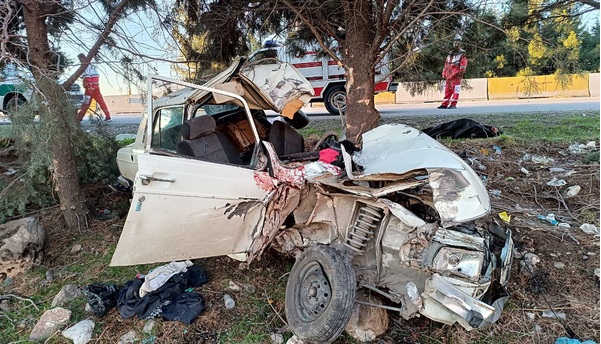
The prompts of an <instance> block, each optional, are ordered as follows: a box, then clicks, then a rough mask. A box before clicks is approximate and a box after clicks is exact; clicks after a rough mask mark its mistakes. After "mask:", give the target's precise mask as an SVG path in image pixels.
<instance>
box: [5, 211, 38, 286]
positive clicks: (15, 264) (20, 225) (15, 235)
mask: <svg viewBox="0 0 601 344" xmlns="http://www.w3.org/2000/svg"><path fill="white" fill-rule="evenodd" d="M44 235H45V234H44V228H43V227H42V225H41V224H40V223H39V221H38V220H37V219H35V218H33V217H27V218H24V219H20V220H15V221H9V222H6V223H4V224H2V225H0V276H5V277H15V276H17V275H19V274H21V273H24V272H26V271H29V269H31V267H32V266H33V263H34V262H35V261H37V260H39V259H40V258H41V255H42V248H43V246H44Z"/></svg>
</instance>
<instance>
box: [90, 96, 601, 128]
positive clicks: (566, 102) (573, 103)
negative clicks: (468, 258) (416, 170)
mask: <svg viewBox="0 0 601 344" xmlns="http://www.w3.org/2000/svg"><path fill="white" fill-rule="evenodd" d="M438 105H439V104H438V103H420V104H391V105H380V106H378V110H380V114H381V115H382V116H383V117H396V116H431V115H441V114H447V113H448V114H454V115H470V116H477V115H485V114H496V113H498V114H502V113H519V112H562V111H591V110H599V107H600V102H599V97H595V98H546V99H520V100H499V101H480V102H461V100H460V102H459V107H458V108H457V109H456V110H439V109H437V108H436V107H437V106H438ZM304 111H305V113H307V114H308V115H310V116H311V117H312V118H316V119H317V118H319V119H321V118H323V119H328V118H337V116H332V115H330V114H329V113H328V112H327V111H326V110H325V109H324V108H322V107H307V108H305V109H304ZM268 115H275V113H273V112H269V113H268ZM140 116H141V115H140V114H116V115H114V116H113V121H112V123H114V124H137V123H139V122H140ZM85 121H87V120H84V124H86V123H85Z"/></svg>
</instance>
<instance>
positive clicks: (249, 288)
mask: <svg viewBox="0 0 601 344" xmlns="http://www.w3.org/2000/svg"><path fill="white" fill-rule="evenodd" d="M244 290H246V292H247V293H250V294H254V293H255V291H256V290H257V288H256V287H255V286H254V285H252V284H245V285H244Z"/></svg>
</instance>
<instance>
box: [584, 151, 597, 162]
mask: <svg viewBox="0 0 601 344" xmlns="http://www.w3.org/2000/svg"><path fill="white" fill-rule="evenodd" d="M593 162H596V163H597V164H598V163H599V151H596V152H590V153H588V154H587V155H586V156H585V157H584V163H585V164H590V163H593Z"/></svg>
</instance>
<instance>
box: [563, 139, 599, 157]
mask: <svg viewBox="0 0 601 344" xmlns="http://www.w3.org/2000/svg"><path fill="white" fill-rule="evenodd" d="M595 148H597V145H596V142H595V141H589V142H588V143H587V144H578V142H574V143H572V144H571V145H570V146H569V147H568V151H569V152H570V153H571V154H574V155H580V154H586V153H588V152H589V151H591V150H594V149H595Z"/></svg>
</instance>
